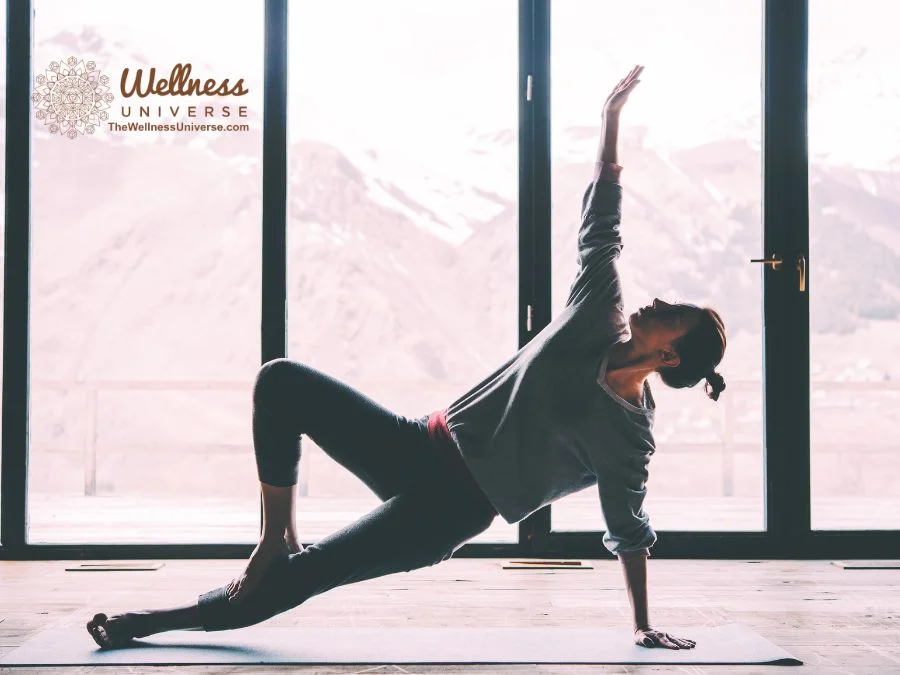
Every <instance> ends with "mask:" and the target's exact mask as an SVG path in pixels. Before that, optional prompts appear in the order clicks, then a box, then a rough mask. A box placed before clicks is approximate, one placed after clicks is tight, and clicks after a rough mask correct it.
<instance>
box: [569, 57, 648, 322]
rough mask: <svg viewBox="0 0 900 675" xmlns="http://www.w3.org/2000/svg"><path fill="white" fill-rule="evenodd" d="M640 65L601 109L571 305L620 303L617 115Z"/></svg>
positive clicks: (620, 188)
mask: <svg viewBox="0 0 900 675" xmlns="http://www.w3.org/2000/svg"><path fill="white" fill-rule="evenodd" d="M641 72H643V67H642V66H636V67H635V68H634V69H633V70H632V71H631V72H630V73H629V74H628V75H626V76H625V77H624V78H622V80H621V81H620V82H619V83H618V84H617V85H616V87H615V88H614V89H613V91H612V93H610V95H609V97H608V98H607V99H606V103H605V105H604V106H603V129H602V133H601V137H600V147H599V148H598V150H597V160H596V162H595V163H594V175H593V180H592V181H591V184H590V185H589V186H588V188H587V189H586V190H585V193H584V198H583V200H582V205H581V226H580V227H579V230H578V264H579V271H578V275H577V276H576V278H575V281H574V282H573V283H572V287H571V289H570V291H569V299H568V302H567V303H566V304H567V305H571V304H574V303H580V302H583V301H584V300H586V299H587V298H588V297H589V296H592V297H595V298H597V297H600V298H606V297H608V298H610V299H613V298H616V297H617V295H618V284H617V281H618V279H617V275H616V273H615V270H614V269H613V263H614V261H615V260H616V258H618V257H619V254H620V253H621V250H622V239H621V237H620V235H619V224H620V222H621V218H622V187H621V185H619V173H620V172H621V170H622V167H621V166H619V165H618V142H619V116H620V113H621V111H622V107H623V106H624V105H625V102H626V101H627V100H628V95H629V94H630V93H631V92H632V91H633V90H634V88H635V87H636V86H637V84H638V83H639V82H640V80H639V79H638V77H639V76H640V74H641Z"/></svg>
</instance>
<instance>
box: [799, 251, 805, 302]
mask: <svg viewBox="0 0 900 675" xmlns="http://www.w3.org/2000/svg"><path fill="white" fill-rule="evenodd" d="M797 272H799V273H800V292H801V293H806V258H805V257H804V256H802V255H798V256H797Z"/></svg>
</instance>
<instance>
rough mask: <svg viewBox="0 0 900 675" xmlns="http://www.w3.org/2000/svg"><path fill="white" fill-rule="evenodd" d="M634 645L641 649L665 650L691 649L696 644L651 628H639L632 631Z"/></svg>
mask: <svg viewBox="0 0 900 675" xmlns="http://www.w3.org/2000/svg"><path fill="white" fill-rule="evenodd" d="M634 643H635V644H637V645H640V646H641V647H664V648H666V649H693V648H694V646H696V644H697V643H696V642H694V641H693V640H688V639H686V638H677V637H674V636H673V635H670V634H669V633H663V632H662V631H661V630H653V629H652V628H647V629H640V628H639V629H638V630H636V631H634Z"/></svg>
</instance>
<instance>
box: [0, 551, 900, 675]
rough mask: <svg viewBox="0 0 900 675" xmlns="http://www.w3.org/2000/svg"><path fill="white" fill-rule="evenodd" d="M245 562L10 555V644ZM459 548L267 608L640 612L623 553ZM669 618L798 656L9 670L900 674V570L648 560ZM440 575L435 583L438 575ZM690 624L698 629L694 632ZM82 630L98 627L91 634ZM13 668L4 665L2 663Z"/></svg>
mask: <svg viewBox="0 0 900 675" xmlns="http://www.w3.org/2000/svg"><path fill="white" fill-rule="evenodd" d="M242 564H243V563H242V561H240V560H233V561H232V560H227V561H221V560H220V561H174V562H166V563H165V565H164V567H163V568H162V569H160V570H157V571H152V572H66V571H64V568H65V567H66V563H65V562H0V655H2V654H6V653H8V652H9V651H11V650H12V649H14V648H15V647H16V646H17V645H19V644H21V643H22V642H23V641H24V640H26V639H27V638H28V637H29V636H30V635H32V634H33V633H35V632H36V631H39V630H40V629H41V628H42V627H44V626H46V625H47V624H49V623H50V622H53V621H57V620H59V619H67V618H72V617H78V618H85V619H86V618H87V617H88V616H90V615H91V614H92V613H93V612H95V611H100V610H102V611H107V612H109V611H113V612H115V611H122V610H128V609H141V608H154V607H160V606H171V605H180V604H183V603H185V602H190V601H192V600H194V599H195V598H196V596H197V594H198V593H200V592H202V591H205V590H208V589H210V588H212V587H215V586H218V585H220V584H221V583H223V582H224V581H227V580H228V579H229V578H230V577H231V576H232V575H233V574H235V573H237V572H238V571H240V569H241V568H242ZM501 564H502V561H499V560H473V559H463V560H451V561H448V562H446V563H442V564H440V565H437V566H435V567H432V568H428V569H424V570H419V571H416V572H412V573H409V574H400V575H394V576H390V577H384V578H382V579H377V580H374V581H369V582H364V583H361V584H356V585H353V586H347V587H343V588H339V589H336V590H334V591H332V592H330V593H327V594H325V595H322V596H319V597H317V598H313V599H312V600H310V601H309V602H308V603H306V604H305V605H304V606H301V607H298V608H296V609H294V610H292V611H290V612H287V613H285V614H283V615H281V616H278V617H275V618H273V619H271V620H270V622H269V623H270V625H282V626H297V627H303V626H339V625H341V626H342V625H352V626H384V627H390V626H410V625H416V626H472V625H478V626H556V625H570V626H590V625H597V626H610V625H622V624H623V622H624V623H626V625H627V622H628V621H629V610H628V607H627V601H626V598H625V595H624V591H623V586H622V578H621V572H620V570H619V567H618V563H617V562H616V561H614V560H612V559H609V560H600V561H592V564H593V565H594V569H593V570H590V571H580V572H576V571H568V572H567V571H560V572H551V571H545V572H534V571H520V570H503V569H501ZM650 565H651V567H650V575H651V600H652V605H651V608H652V609H651V611H652V619H653V621H654V623H655V624H656V625H658V627H660V628H661V629H665V628H666V626H667V625H675V624H680V625H695V626H713V625H718V624H722V623H730V622H741V623H744V624H747V625H749V626H751V627H752V628H753V629H755V630H756V631H757V632H759V633H760V634H761V635H763V636H764V637H766V638H768V639H769V640H771V641H773V642H775V643H776V644H778V645H780V646H781V647H783V648H785V649H786V650H788V651H789V652H791V653H792V654H793V655H794V656H796V657H797V658H799V659H801V660H802V661H803V662H804V663H805V664H806V665H804V666H802V667H799V668H796V667H795V668H790V667H787V666H752V667H732V666H707V667H698V666H684V667H681V668H671V667H663V666H643V667H641V666H607V667H603V666H520V665H512V666H478V667H470V666H466V667H463V666H456V667H447V666H405V667H403V668H400V667H396V666H383V667H378V668H372V667H367V668H361V667H359V666H328V667H324V666H314V667H296V666H284V667H275V666H265V667H259V668H257V667H246V666H242V667H225V666H210V667H195V666H192V667H180V668H179V667H168V668H161V667H129V668H128V669H127V671H126V670H124V669H121V668H117V667H106V668H93V669H92V668H86V667H82V668H49V669H46V668H45V669H28V668H15V669H6V670H5V671H4V672H10V673H17V674H19V675H24V674H26V673H54V674H55V673H67V674H68V673H88V672H91V673H106V674H109V675H117V673H118V672H128V673H156V674H161V673H169V672H175V671H179V672H191V673H194V672H199V673H207V674H212V673H217V674H218V673H245V672H276V671H277V672H302V673H357V672H367V673H373V672H377V673H382V672H383V673H451V672H452V673H456V672H465V673H584V674H587V673H659V672H680V673H689V674H690V675H700V674H702V673H729V674H731V673H734V674H736V675H749V674H751V673H774V672H780V671H781V670H782V669H784V668H790V672H798V673H810V674H816V675H829V674H836V673H853V674H860V675H861V674H864V673H879V674H885V675H886V674H888V673H892V674H895V673H900V630H898V629H900V570H852V571H851V570H843V569H841V568H839V567H837V566H835V565H832V564H830V562H829V561H815V562H810V561H799V562H795V561H787V562H785V561H761V562H753V561H727V562H719V561H703V560H701V561H684V560H651V561H650ZM436 582H437V583H436ZM688 637H690V636H688ZM85 639H86V640H87V639H89V638H88V636H87V634H85ZM0 670H3V669H0Z"/></svg>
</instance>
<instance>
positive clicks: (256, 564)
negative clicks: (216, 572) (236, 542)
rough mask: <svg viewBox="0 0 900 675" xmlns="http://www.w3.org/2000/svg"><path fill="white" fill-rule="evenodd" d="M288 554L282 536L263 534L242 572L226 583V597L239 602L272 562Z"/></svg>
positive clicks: (286, 544)
mask: <svg viewBox="0 0 900 675" xmlns="http://www.w3.org/2000/svg"><path fill="white" fill-rule="evenodd" d="M288 555H290V551H289V547H288V543H287V542H286V541H285V539H284V538H283V537H282V538H279V539H276V538H274V537H267V536H263V538H262V539H260V540H259V543H258V544H257V545H256V548H255V549H253V553H252V554H250V559H249V560H248V561H247V567H246V568H244V571H243V573H242V574H241V575H240V576H239V577H235V578H234V579H233V580H232V581H231V583H230V584H228V599H229V600H230V601H231V602H240V601H241V600H243V599H244V598H246V597H247V595H248V594H249V592H250V591H252V590H253V588H254V587H256V585H257V584H258V583H259V582H260V580H261V579H262V578H263V577H264V576H265V574H266V571H268V569H269V568H270V567H271V566H272V563H274V562H276V561H278V560H281V559H283V558H287V556H288Z"/></svg>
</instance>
